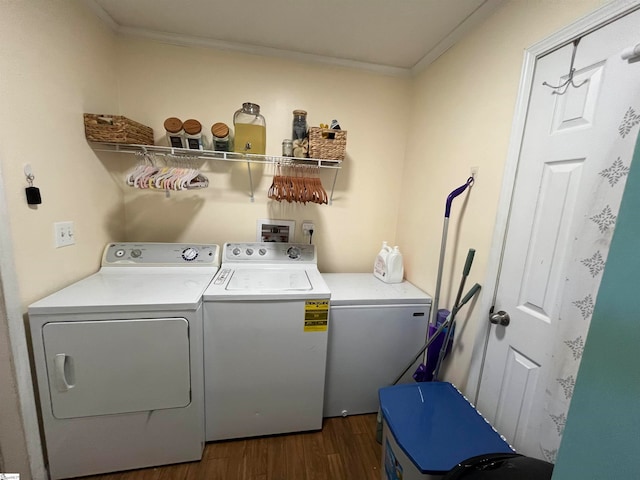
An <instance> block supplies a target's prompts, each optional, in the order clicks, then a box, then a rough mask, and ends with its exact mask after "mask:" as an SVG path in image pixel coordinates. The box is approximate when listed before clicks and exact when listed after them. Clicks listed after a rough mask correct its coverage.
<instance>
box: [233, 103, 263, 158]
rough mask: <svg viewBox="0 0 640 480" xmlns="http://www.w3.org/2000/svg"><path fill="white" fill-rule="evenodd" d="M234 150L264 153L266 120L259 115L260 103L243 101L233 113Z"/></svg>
mask: <svg viewBox="0 0 640 480" xmlns="http://www.w3.org/2000/svg"><path fill="white" fill-rule="evenodd" d="M233 128H234V130H235V141H234V148H233V151H234V152H238V153H255V154H259V155H264V154H265V153H266V144H267V122H266V121H265V119H264V117H263V116H262V115H260V105H256V104H255V103H243V104H242V108H241V109H240V110H238V111H236V113H235V114H234V115H233Z"/></svg>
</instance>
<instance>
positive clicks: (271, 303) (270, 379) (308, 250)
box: [203, 243, 330, 441]
mask: <svg viewBox="0 0 640 480" xmlns="http://www.w3.org/2000/svg"><path fill="white" fill-rule="evenodd" d="M329 297H330V294H329V289H328V288H327V285H326V284H325V282H324V280H323V279H322V276H321V275H320V273H319V271H318V268H317V257H316V249H315V246H314V245H306V244H288V243H227V244H225V245H224V248H223V254H222V265H221V267H220V272H219V273H218V275H217V276H216V278H215V279H214V281H213V282H212V283H211V285H210V286H209V288H207V290H206V291H205V293H204V296H203V300H204V310H205V323H204V355H205V390H206V393H205V398H206V408H205V412H206V413H205V414H206V425H207V428H206V438H207V441H210V440H221V439H228V438H242V437H252V436H258V435H271V434H277V433H287V432H299V431H305V430H319V429H321V428H322V408H323V398H324V380H325V363H326V354H327V334H328V329H329V322H328V320H329V319H328V313H329V312H328V309H329Z"/></svg>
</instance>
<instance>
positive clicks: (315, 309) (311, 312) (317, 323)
mask: <svg viewBox="0 0 640 480" xmlns="http://www.w3.org/2000/svg"><path fill="white" fill-rule="evenodd" d="M328 320H329V300H307V301H306V302H305V304H304V331H305V332H326V331H327V325H328Z"/></svg>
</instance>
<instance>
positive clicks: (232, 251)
mask: <svg viewBox="0 0 640 480" xmlns="http://www.w3.org/2000/svg"><path fill="white" fill-rule="evenodd" d="M240 252H242V250H240V249H239V248H238V247H236V248H234V249H233V250H231V253H233V254H234V255H235V256H236V257H237V256H238V255H240Z"/></svg>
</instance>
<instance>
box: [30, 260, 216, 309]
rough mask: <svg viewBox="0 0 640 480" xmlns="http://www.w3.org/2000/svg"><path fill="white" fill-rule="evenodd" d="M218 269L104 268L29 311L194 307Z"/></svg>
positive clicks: (41, 301)
mask: <svg viewBox="0 0 640 480" xmlns="http://www.w3.org/2000/svg"><path fill="white" fill-rule="evenodd" d="M216 272H217V268H215V269H213V270H212V269H206V272H205V271H203V269H197V268H180V269H176V268H163V267H157V268H140V269H136V270H133V269H119V268H113V269H109V268H104V267H103V268H102V269H101V270H100V271H99V272H98V273H95V274H93V275H91V276H89V277H87V278H85V279H83V280H80V281H79V282H77V283H74V284H73V285H70V286H68V287H66V288H63V289H62V290H59V291H57V292H55V293H53V294H51V295H49V296H48V297H45V298H43V299H42V300H39V301H37V302H35V303H33V304H32V305H30V306H29V314H30V315H33V314H49V313H102V312H139V311H167V312H170V311H177V310H186V311H190V310H195V309H196V308H197V307H198V305H199V304H200V302H201V299H202V293H203V292H204V290H205V289H206V288H207V285H209V283H210V282H211V280H212V279H213V276H214V274H215V273H216Z"/></svg>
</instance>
